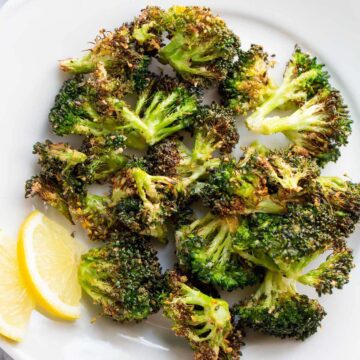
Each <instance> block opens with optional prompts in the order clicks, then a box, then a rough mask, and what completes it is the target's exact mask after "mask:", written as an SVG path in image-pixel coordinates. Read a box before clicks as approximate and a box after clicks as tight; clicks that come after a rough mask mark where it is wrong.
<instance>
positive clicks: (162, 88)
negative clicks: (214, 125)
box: [106, 76, 198, 145]
mask: <svg viewBox="0 0 360 360" xmlns="http://www.w3.org/2000/svg"><path fill="white" fill-rule="evenodd" d="M106 101H107V103H108V104H109V105H110V107H111V108H112V109H113V110H114V111H115V113H116V114H117V116H118V118H119V119H121V121H122V123H123V127H124V129H127V130H128V131H129V130H131V131H133V132H135V133H136V134H139V136H141V138H142V139H143V140H144V141H145V142H146V144H149V145H154V144H155V143H157V142H159V141H161V140H162V139H164V138H166V137H167V136H170V135H172V134H174V133H176V132H178V131H180V130H182V129H185V128H186V127H188V126H189V125H190V124H191V122H192V117H194V115H195V114H196V112H197V109H198V99H197V96H196V94H195V93H194V92H192V91H191V89H188V88H186V87H185V86H183V85H182V84H181V83H180V82H177V81H175V80H174V79H171V78H169V77H167V76H164V77H162V78H158V77H154V78H153V79H152V80H151V81H150V82H149V84H148V86H147V87H146V88H145V89H144V90H143V91H142V92H141V93H140V94H139V96H138V98H137V102H136V105H135V107H134V109H132V108H131V107H130V106H129V105H128V104H127V103H126V102H124V101H122V100H119V99H116V98H108V99H107V100H106Z"/></svg>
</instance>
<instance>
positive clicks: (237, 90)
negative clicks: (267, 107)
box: [219, 45, 276, 115]
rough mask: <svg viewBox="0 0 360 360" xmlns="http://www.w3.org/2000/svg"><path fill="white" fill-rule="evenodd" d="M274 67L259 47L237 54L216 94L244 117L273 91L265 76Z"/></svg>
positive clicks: (273, 87) (269, 79) (273, 85)
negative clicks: (237, 56)
mask: <svg viewBox="0 0 360 360" xmlns="http://www.w3.org/2000/svg"><path fill="white" fill-rule="evenodd" d="M273 65H274V61H271V60H269V56H268V54H267V53H266V52H264V50H263V48H262V46H259V45H251V47H250V49H249V50H248V51H243V50H240V51H239V58H238V60H237V61H236V62H235V63H234V65H233V66H232V68H231V71H230V72H229V73H228V75H227V77H226V79H225V80H224V81H223V82H221V83H220V87H219V92H220V94H221V96H222V98H223V100H224V102H225V105H226V106H229V107H230V108H231V109H233V110H234V111H235V112H236V113H239V114H243V115H246V114H247V113H248V112H249V111H251V110H254V109H255V108H256V107H257V106H259V105H261V104H262V103H263V102H264V101H265V100H267V99H268V98H269V96H270V95H271V94H272V93H273V92H274V90H275V88H276V86H275V84H274V82H273V81H272V80H271V78H270V77H269V75H268V69H269V68H271V67H272V66H273Z"/></svg>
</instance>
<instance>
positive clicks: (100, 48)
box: [60, 24, 150, 78]
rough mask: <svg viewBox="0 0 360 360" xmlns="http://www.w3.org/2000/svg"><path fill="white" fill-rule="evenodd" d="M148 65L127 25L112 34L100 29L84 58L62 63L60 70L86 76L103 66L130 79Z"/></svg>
mask: <svg viewBox="0 0 360 360" xmlns="http://www.w3.org/2000/svg"><path fill="white" fill-rule="evenodd" d="M149 62H150V59H149V58H148V57H147V56H145V55H143V54H141V53H140V52H138V51H137V50H136V49H135V47H134V45H133V44H132V34H131V30H130V28H129V26H128V25H126V24H125V25H122V26H121V27H119V28H118V29H115V30H114V31H113V32H111V31H105V30H101V31H100V33H99V35H98V36H97V37H96V39H95V43H94V46H93V47H92V48H91V49H90V50H89V51H88V53H87V54H86V55H85V56H83V57H81V58H70V59H66V60H62V61H60V68H61V69H62V70H63V71H65V72H70V73H72V74H85V73H91V72H93V71H95V69H96V68H97V66H98V65H99V64H101V65H104V66H105V68H106V70H107V71H109V72H110V73H111V74H112V75H114V76H116V77H118V78H130V77H131V76H134V75H135V76H138V74H141V73H143V71H144V69H147V67H148V65H149ZM137 73H138V74H137Z"/></svg>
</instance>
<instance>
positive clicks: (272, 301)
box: [231, 271, 326, 340]
mask: <svg viewBox="0 0 360 360" xmlns="http://www.w3.org/2000/svg"><path fill="white" fill-rule="evenodd" d="M231 312H232V314H233V316H234V317H235V321H238V322H239V323H240V324H241V325H243V326H245V327H250V328H253V329H254V330H257V331H260V332H262V333H265V334H268V335H272V336H276V337H280V338H287V337H289V338H294V339H296V340H305V339H306V338H307V337H309V336H311V335H313V334H314V333H315V332H316V331H317V329H318V327H319V326H320V323H321V321H322V319H323V318H324V316H325V315H326V312H325V310H324V309H323V308H322V306H321V305H320V304H319V302H318V301H317V300H312V299H310V298H308V297H307V296H306V295H300V294H299V293H297V292H296V290H295V289H294V287H293V286H292V284H289V283H288V282H287V279H285V278H283V277H282V275H281V274H279V273H276V272H272V271H268V272H267V274H266V276H265V279H264V282H263V283H262V285H261V286H260V287H259V289H258V290H257V291H256V293H255V294H254V295H252V296H251V297H250V298H248V299H245V300H243V301H241V302H240V303H239V304H236V305H234V306H233V308H232V309H231Z"/></svg>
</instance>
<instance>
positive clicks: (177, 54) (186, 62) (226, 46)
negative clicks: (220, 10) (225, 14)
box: [159, 6, 239, 86]
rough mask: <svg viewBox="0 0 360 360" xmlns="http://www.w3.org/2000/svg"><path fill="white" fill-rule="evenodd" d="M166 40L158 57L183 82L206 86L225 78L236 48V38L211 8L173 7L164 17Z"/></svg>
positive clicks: (237, 42)
mask: <svg viewBox="0 0 360 360" xmlns="http://www.w3.org/2000/svg"><path fill="white" fill-rule="evenodd" d="M163 28H164V30H165V31H166V33H167V37H168V39H169V43H168V44H166V45H165V46H162V47H161V48H160V50H159V60H160V61H161V62H162V63H164V64H170V65H171V66H172V67H173V68H174V70H175V71H176V72H177V74H178V75H180V76H181V77H182V78H183V79H185V80H186V81H189V82H191V83H192V84H194V85H200V86H208V85H210V84H211V83H212V82H214V81H218V80H222V79H224V78H225V76H226V73H227V71H228V69H229V68H230V66H231V62H232V60H233V58H234V57H235V55H236V54H237V51H238V48H239V39H238V37H237V36H236V35H235V34H234V33H233V32H232V31H230V30H229V29H228V28H227V26H226V24H225V22H224V20H222V19H221V18H220V17H218V16H215V15H213V14H212V13H211V11H210V9H208V8H205V7H198V6H173V7H171V8H170V9H168V10H167V11H166V12H165V14H164V17H163Z"/></svg>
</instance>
